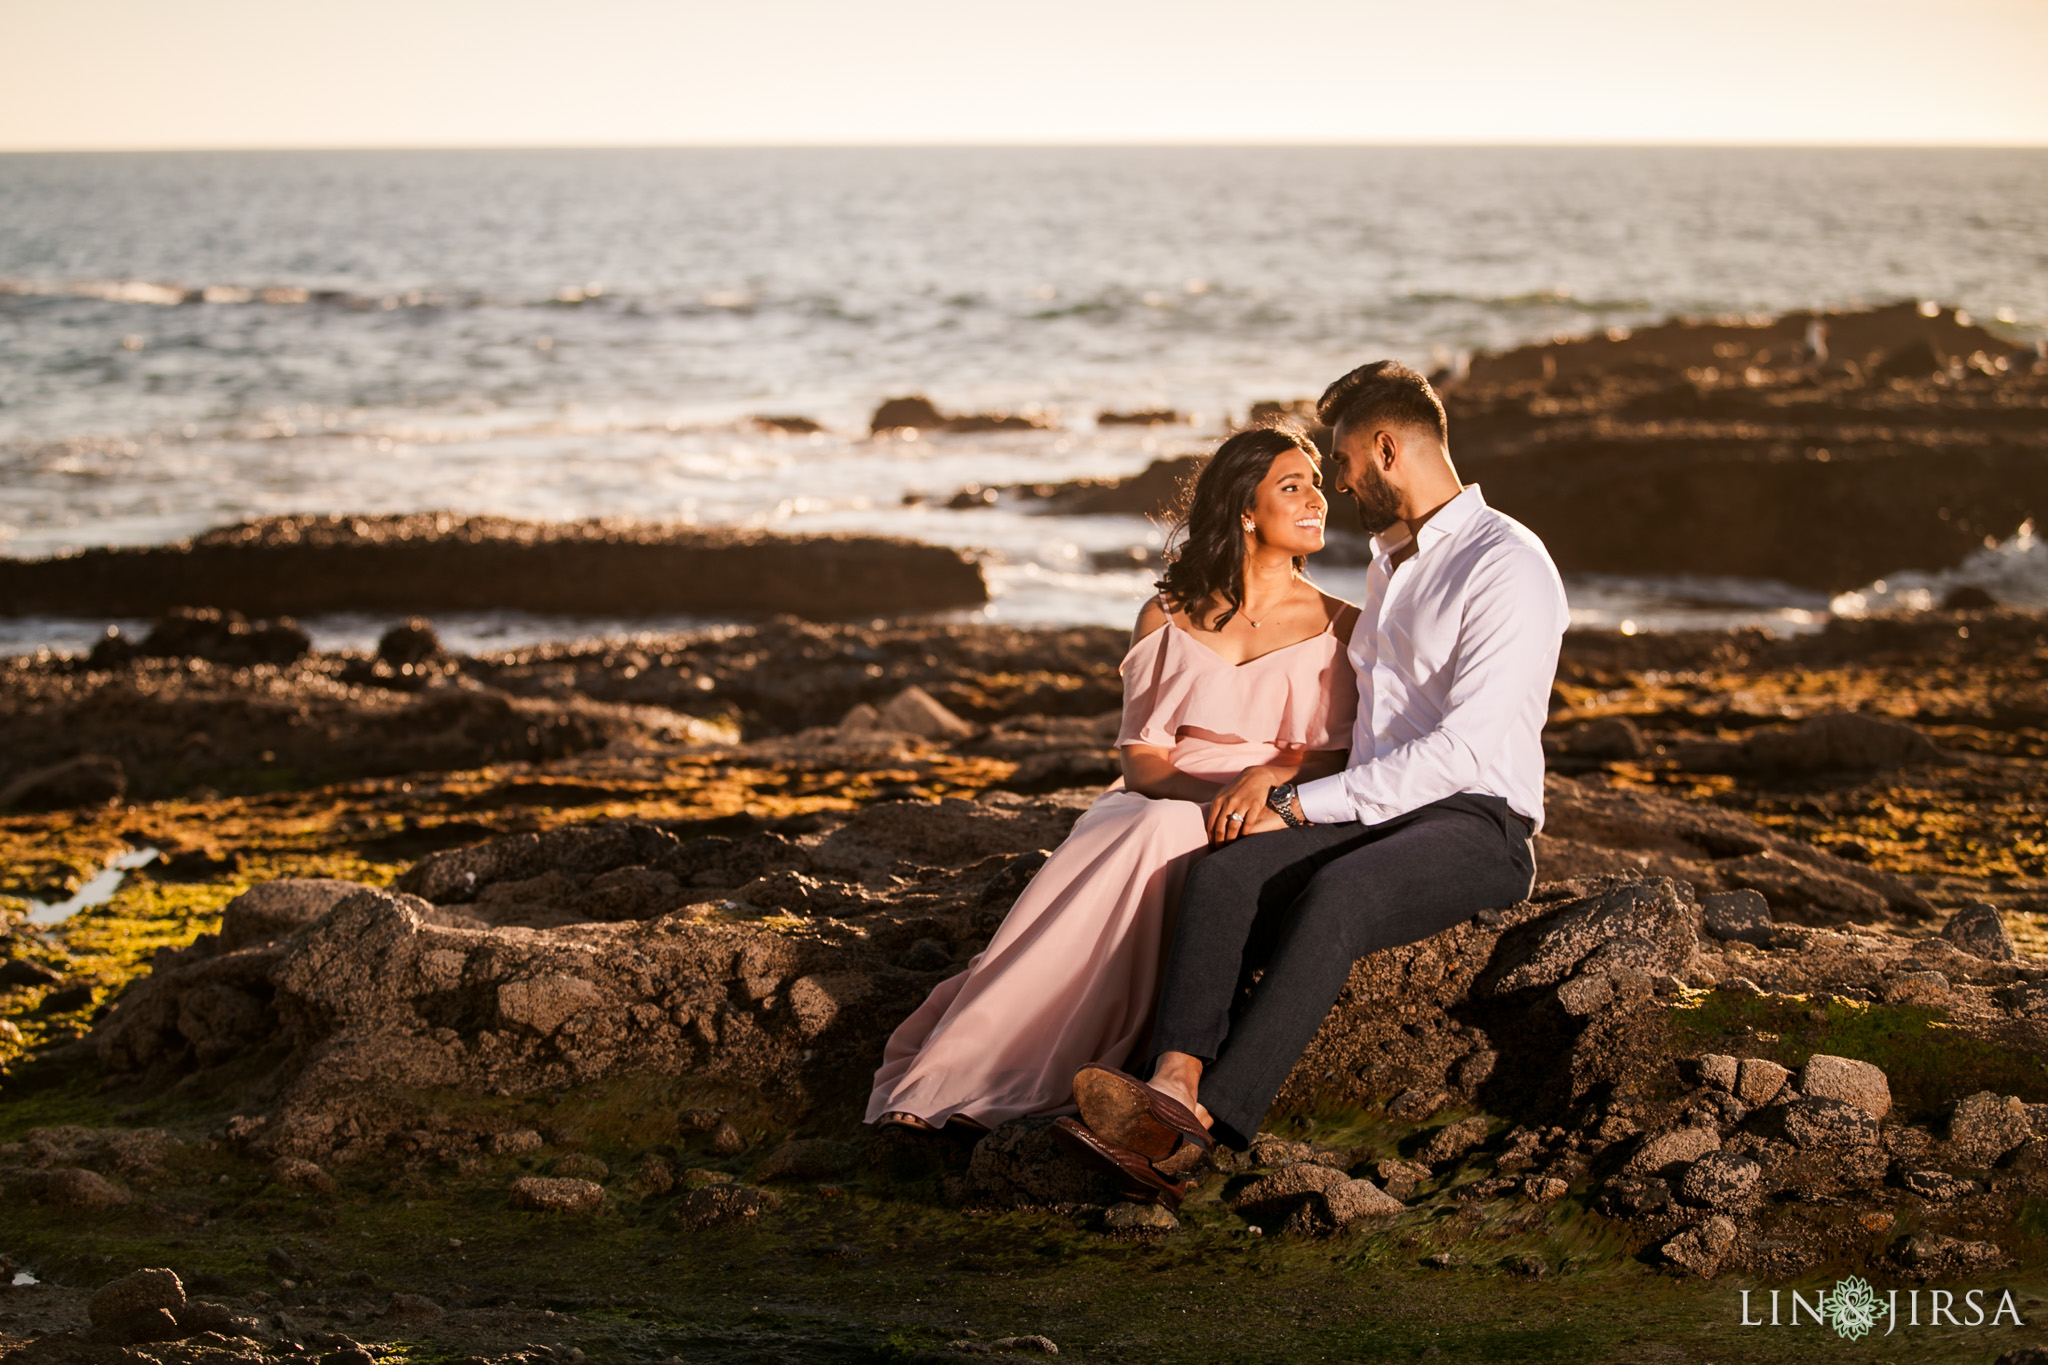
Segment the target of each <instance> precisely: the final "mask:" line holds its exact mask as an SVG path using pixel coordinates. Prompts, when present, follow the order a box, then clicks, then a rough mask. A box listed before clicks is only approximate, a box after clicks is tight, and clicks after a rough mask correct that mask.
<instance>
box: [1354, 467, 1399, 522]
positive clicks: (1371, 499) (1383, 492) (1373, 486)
mask: <svg viewBox="0 0 2048 1365" xmlns="http://www.w3.org/2000/svg"><path fill="white" fill-rule="evenodd" d="M1351 501H1352V503H1353V505H1355V506H1356V507H1357V508H1358V524H1359V525H1360V526H1363V527H1364V528H1365V529H1366V531H1367V533H1368V534H1371V535H1378V534H1379V533H1380V532H1382V531H1384V530H1386V529H1387V528H1388V527H1389V526H1392V525H1393V524H1394V523H1395V522H1397V521H1399V520H1400V519H1401V499H1400V496H1399V495H1398V494H1396V493H1395V492H1394V486H1393V485H1392V484H1390V483H1388V482H1387V480H1386V477H1385V476H1384V475H1382V474H1381V473H1380V472H1379V470H1377V469H1375V468H1374V467H1373V466H1371V465H1369V464H1368V465H1366V466H1365V468H1364V470H1363V477H1361V478H1357V479H1353V480H1352V481H1351Z"/></svg>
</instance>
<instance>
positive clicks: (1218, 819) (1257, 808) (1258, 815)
mask: <svg viewBox="0 0 2048 1365" xmlns="http://www.w3.org/2000/svg"><path fill="white" fill-rule="evenodd" d="M1300 775H1301V769H1300V768H1298V767H1294V766H1291V765H1287V764H1279V763H1267V764H1261V765H1260V766H1259V767H1256V768H1246V769H1245V770H1244V771H1243V772H1241V773H1239V774H1238V775H1237V776H1236V777H1234V778H1232V779H1231V780H1230V781H1229V782H1227V783H1225V784H1224V787H1223V790H1222V791H1219V792H1217V793H1216V795H1215V797H1214V798H1213V799H1211V800H1210V802H1209V812H1208V817H1207V821H1208V826H1209V842H1210V843H1212V844H1227V843H1229V842H1230V841H1231V840H1232V839H1237V838H1241V837H1243V836H1244V835H1247V834H1265V833H1268V832H1270V831H1272V830H1276V829H1285V828H1287V822H1286V821H1285V820H1282V819H1281V818H1280V815H1279V812H1277V811H1275V810H1273V809H1272V808H1271V807H1270V806H1268V805H1267V804H1266V798H1267V797H1268V796H1270V795H1271V794H1272V791H1273V788H1275V787H1278V786H1281V785H1283V784H1285V783H1288V782H1292V781H1294V780H1295V779H1296V778H1298V777H1299V776H1300Z"/></svg>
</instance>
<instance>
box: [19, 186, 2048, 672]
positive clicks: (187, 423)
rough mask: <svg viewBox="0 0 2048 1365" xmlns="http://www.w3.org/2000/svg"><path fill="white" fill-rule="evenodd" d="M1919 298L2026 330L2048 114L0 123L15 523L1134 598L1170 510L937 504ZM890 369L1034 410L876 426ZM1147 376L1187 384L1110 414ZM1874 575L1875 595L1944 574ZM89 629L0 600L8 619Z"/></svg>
mask: <svg viewBox="0 0 2048 1365" xmlns="http://www.w3.org/2000/svg"><path fill="white" fill-rule="evenodd" d="M1902 297H1916V298H1931V299H1939V300H1941V301H1943V302H1947V303H1954V304H1958V305H1961V306H1963V307H1966V308H1968V309H1969V310H1970V311H1971V312H1972V313H1973V314H1975V315H1976V316H1978V317H1979V318H1981V319H1985V320H1987V321H1992V322H1993V324H1994V325H1997V326H2000V327H2002V328H2005V329H2007V330H2008V331H2009V332H2011V333H2012V334H2013V335H2015V336H2019V337H2022V338H2027V339H2033V338H2039V337H2044V336H2048V152H2042V151H2027V150H2017V151H2014V150H1981V151H1957V150H1910V151H1906V150H1893V151H1888V150H1867V149H1865V150H1797V149H1793V150H1787V149H1770V150H1765V149H1745V150H1735V149H1683V150H1677V149H1529V148H1513V149H1501V148H1456V149H1414V148H1348V149H1347V148H1321V149H1299V148H1296V149H1285V148H1282V149H1274V148H1209V149H1201V148H1181V149H1029V148H1022V149H1004V150H987V149H979V150H977V149H855V150H800V149H789V150H770V151H760V150H746V151H741V150H668V151H660V150H657V151H555V152H453V151H451V152H360V153H342V152H322V153H232V154H229V153H182V154H136V155H97V156H70V155H48V156H5V157H0V553H4V554H8V555H14V556H37V555H45V554H51V553H58V552H62V551H66V550H71V549H76V548H80V547H83V546H88V545H99V544H147V543H156V542H161V541H165V540H169V539H173V538H176V537H179V536H183V535H188V534H191V533H194V532H197V531H200V530H204V529H206V528H207V527H210V526H214V525H219V524H221V523H224V522H229V521H233V520H237V519H240V518H243V517H249V516H256V515H264V514H269V513H278V512H289V511H370V512H380V511H410V510H418V509H423V508H447V509H452V510H456V511H463V512H496V513H504V514H509V515H516V516H526V517H541V518H566V517H580V516H593V515H605V516H618V515H624V516H632V517H637V518H642V519H646V520H654V521H682V522H694V523H699V524H744V525H754V526H763V527H768V528H772V529H775V530H780V531H789V532H801V531H810V530H862V531H878V532H885V533H890V534H901V535H908V536H914V537H917V538H919V539H924V540H931V541H937V542H942V543H946V544H953V545H959V546H962V547H965V548H969V549H972V550H973V551H975V552H977V553H978V554H980V555H981V556H982V557H983V559H984V562H985V563H986V565H987V568H988V573H989V577H990V579H991V582H992V584H993V585H994V588H995V591H996V593H997V597H996V600H995V602H994V603H993V604H992V606H991V607H990V608H989V610H988V611H987V613H985V615H986V616H988V617H991V618H993V619H997V620H1008V621H1017V622H1031V621H1044V622H1057V621H1103V622H1115V623H1119V624H1121V623H1123V622H1125V621H1127V620H1128V619H1129V618H1130V616H1131V614H1132V612H1133V611H1134V610H1135V606H1136V603H1137V601H1138V600H1139V599H1140V598H1141V597H1142V596H1143V594H1144V593H1145V591H1146V590H1147V586H1148V583H1149V575H1147V574H1145V573H1142V572H1138V571H1134V570H1130V569H1122V570H1108V571H1101V570H1098V569H1096V568H1095V567H1094V563H1093V560H1092V556H1093V555H1095V554H1096V553H1097V552H1102V551H1114V550H1117V549H1120V548H1123V547H1127V546H1129V545H1133V544H1142V543H1147V542H1150V543H1157V539H1158V532H1157V529H1156V528H1154V527H1151V526H1149V525H1147V524H1145V523H1143V522H1141V521H1138V520H1135V519H1130V518H1079V517H1055V516H1045V515H1037V514H1034V513H1033V512H1032V511H1031V510H1030V509H1029V508H1028V507H1024V506H1012V505H1007V504H1004V505H998V506H995V507H989V508H977V509H974V510H961V511H955V510H950V509H947V508H945V507H944V506H943V500H944V497H945V496H947V495H950V494H951V493H952V492H953V491H954V490H955V489H958V488H960V487H963V486H965V485H969V484H1002V483H1014V482H1047V481H1056V480H1061V479H1068V478H1076V477H1105V476H1114V475H1121V474H1127V473H1131V472H1135V471H1136V470H1137V469H1140V468H1142V467H1143V466H1144V465H1145V464H1146V463H1147V462H1149V461H1150V460H1152V459H1155V458H1158V457H1160V456H1162V455H1173V454H1180V453H1187V452H1193V451H1199V450H1203V449H1206V448H1208V447H1209V446H1211V445H1212V444H1213V443H1214V441H1215V440H1216V439H1217V438H1218V436H1220V434H1221V433H1222V432H1223V431H1224V430H1225V429H1226V424H1227V422H1228V421H1229V420H1230V419H1231V418H1233V417H1240V416H1242V414H1243V412H1244V410H1245V408H1246V407H1247V405H1249V404H1250V403H1251V402H1253V401H1255V400H1258V399H1265V398H1295V397H1302V396H1308V395H1312V394H1314V393H1316V392H1318V391H1319V390H1320V389H1321V387H1322V386H1323V384H1324V383H1326V382H1327V381H1328V380H1329V379H1330V378H1332V377H1333V376H1335V375H1336V374H1339V373H1341V372H1342V371H1344V370H1345V369H1348V368H1350V367H1351V366H1352V365H1355V364H1357V363H1359V362H1361V361H1363V360H1366V359H1370V358H1373V357H1376V356H1380V355H1395V356H1399V357H1402V358H1405V359H1408V360H1411V361H1413V362H1415V363H1418V364H1423V365H1434V364H1441V363H1444V362H1447V361H1449V360H1452V359H1453V358H1455V357H1456V356H1457V355H1458V354H1459V353H1460V352H1466V351H1470V350H1473V349H1476V348H1481V347H1499V346H1506V345H1513V344H1517V343H1520V342H1525V341H1529V340H1534V339H1539V338H1543V337H1547V336H1551V335H1556V334H1561V333H1575V332H1582V331H1586V330H1590V329H1593V328H1598V327H1606V326H1612V325H1634V324H1641V323H1645V322H1651V321H1655V320H1658V319H1661V318H1664V317H1667V316H1670V315H1673V314H1723V313H1757V312H1770V311H1776V310H1781V309H1785V308H1794V307H1807V306H1852V305H1856V304H1866V303H1879V302H1888V301H1891V300H1895V299H1898V298H1902ZM903 393H923V394H926V395H928V396H930V397H931V398H932V399H933V400H934V401H936V402H937V403H938V404H939V405H940V406H941V407H942V408H945V409H948V410H951V411H963V412H972V411H984V410H998V409H999V410H1009V411H1028V412H1033V413H1036V414H1038V415H1040V416H1041V417H1042V418H1044V419H1045V420H1046V421H1048V422H1050V423H1052V424H1053V425H1054V428H1055V429H1052V430H1047V431H1034V432H1015V433H1010V432H1005V433H991V434H983V435H937V436H932V435H927V436H925V437H924V438H922V439H920V440H916V441H905V440H900V439H889V440H879V441H877V440H871V439H869V438H868V436H867V434H866V428H867V417H868V415H869V413H870V412H871V411H872V410H873V408H874V406H875V405H876V404H877V403H878V402H879V401H881V400H882V399H883V398H886V397H889V396H892V395H896V394H903ZM1162 406H1163V407H1173V408H1177V409H1179V410H1180V411H1182V412H1184V413H1187V414H1189V415H1190V419H1191V420H1189V421H1188V422H1186V423H1183V424H1181V425H1177V426H1171V427H1155V428H1129V427H1113V426H1098V425H1097V424H1096V421H1095V417H1096V414H1097V413H1098V412H1101V411H1104V410H1129V409H1135V408H1152V407H1162ZM761 413H770V414H800V415H804V416H808V417H811V418H814V419H816V420H817V421H819V422H821V423H823V424H824V427H825V430H824V431H821V432H818V433H812V434H807V435H800V436H790V435H783V434H779V433H773V432H768V431H764V430H760V429H758V428H756V427H754V426H753V425H751V424H750V423H748V422H747V421H746V420H745V419H746V418H747V417H749V416H750V415H752V414H761ZM1454 440H1455V434H1454ZM930 495H938V501H937V502H933V501H930V500H925V501H920V500H919V499H920V497H925V498H929V496H930ZM2043 558H2044V552H2043V551H2042V549H2041V545H2040V542H2038V541H2037V540H2035V539H2033V538H2032V537H2026V538H2025V539H2024V540H2022V539H2020V538H2016V539H2015V540H2014V541H2013V542H2011V543H2010V544H2008V545H2007V546H2005V547H2003V548H2002V549H2001V550H2000V551H1999V552H1997V553H1996V554H1995V555H1993V556H1992V558H1991V559H1987V560H1986V561H1985V563H1984V564H1983V565H1981V566H1978V567H1979V568H1981V569H1982V570H1983V573H1985V574H1990V575H1993V576H1996V577H1998V578H1999V581H2000V582H2001V583H2003V584H2004V585H2005V587H2006V595H2012V594H2017V595H2018V596H2020V597H2023V598H2024V597H2028V596H2029V595H2032V596H2038V597H2039V598H2040V599H2041V600H2042V601H2043V602H2048V569H2044V568H2043V566H2042V561H2043ZM1969 572H1977V570H1976V569H1971V570H1969ZM1323 576H1324V577H1325V579H1326V580H1327V581H1329V582H1330V584H1331V586H1332V587H1333V588H1335V589H1337V590H1339V591H1341V590H1342V589H1343V587H1344V585H1345V583H1346V581H1347V572H1346V571H1344V570H1341V569H1329V570H1326V571H1324V575H1323ZM1891 586H1892V585H1891V584H1890V583H1889V582H1888V584H1887V587H1886V588H1882V589H1881V588H1878V587H1876V586H1875V585H1873V586H1872V588H1871V589H1870V590H1868V591H1867V592H1866V593H1865V594H1863V597H1862V603H1863V605H1862V608H1861V609H1871V608H1872V607H1874V606H1876V605H1881V604H1884V603H1887V602H1889V603H1892V604H1894V605H1897V604H1902V603H1903V604H1908V605H1910V603H1911V602H1913V601H1917V600H1918V599H1917V598H1913V597H1911V596H1910V593H1911V592H1912V591H1915V590H1923V589H1924V590H1926V591H1931V589H1927V588H1926V585H1918V586H1917V588H1916V586H1915V585H1910V584H1909V585H1907V586H1906V588H1904V589H1902V590H1901V592H1899V593H1893V592H1890V588H1891ZM1569 587H1570V589H1571V593H1572V600H1573V605H1574V611H1575V615H1576V617H1577V619H1579V620H1580V621H1582V622H1583V623H1586V624H1600V625H1617V626H1619V625H1623V624H1624V623H1627V624H1628V625H1630V626H1632V627H1633V628H1638V629H1667V628H1671V627H1674V626H1681V625H1718V624H1728V623H1731V622H1738V621H1748V622H1756V623H1759V624H1764V625H1767V626H1769V627H1771V628H1773V629H1783V630H1800V629H1811V628H1814V627H1815V626H1817V625H1818V624H1819V623H1820V622H1822V621H1824V620H1825V618H1826V614H1827V612H1828V611H1829V610H1830V609H1831V606H1833V607H1834V608H1836V609H1847V610H1855V609H1858V605H1857V603H1855V602H1850V601H1847V600H1846V599H1845V600H1843V601H1842V602H1840V603H1837V604H1831V603H1830V602H1828V601H1827V600H1826V599H1824V598H1817V597H1816V596H1815V595H1813V594H1806V593H1800V592H1798V591H1796V590H1793V589H1790V588H1786V587H1784V586H1783V585H1776V584H1760V583H1754V582H1745V581H1727V580H1710V581H1690V580H1688V581H1680V580H1617V579H1584V580H1574V581H1573V582H1572V583H1570V584H1569ZM1902 593H1903V594H1905V595H1901V594H1902ZM314 624H315V627H316V633H318V634H320V635H321V636H322V638H323V640H324V641H333V642H348V641H354V640H355V639H356V638H357V637H358V636H359V635H361V634H362V633H363V632H364V631H365V630H368V629H370V627H369V626H366V625H365V623H361V622H352V621H346V620H336V621H333V622H325V623H321V622H316V623H314ZM602 624H603V623H583V625H584V626H589V627H590V628H596V627H598V626H599V625H602ZM103 625H104V623H98V622H51V621H20V620H15V621H6V620H4V619H0V649H25V648H34V647H36V646H38V645H69V644H71V643H74V642H75V641H76V640H78V639H89V638H90V637H91V636H92V635H93V634H96V633H97V632H98V630H99V629H100V628H102V626H103ZM576 628H577V629H581V628H582V626H578V627H576ZM462 629H463V631H464V632H465V633H466V634H468V635H472V636H474V637H475V638H476V639H477V640H479V641H487V640H492V639H497V640H503V641H516V640H521V639H525V638H529V637H532V636H534V635H536V634H545V633H550V632H552V633H556V634H560V633H562V632H563V631H564V630H565V629H568V627H564V626H563V625H562V624H561V623H540V622H522V621H517V620H512V619H509V618H507V619H502V620H486V621H478V622H472V623H465V624H464V625H463V626H462ZM372 633H374V632H372Z"/></svg>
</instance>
